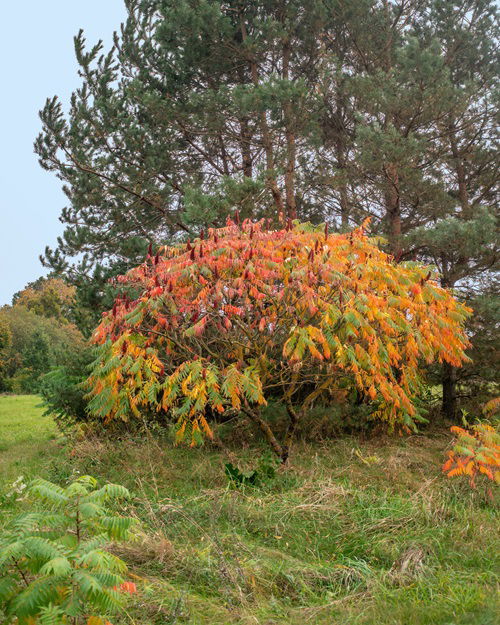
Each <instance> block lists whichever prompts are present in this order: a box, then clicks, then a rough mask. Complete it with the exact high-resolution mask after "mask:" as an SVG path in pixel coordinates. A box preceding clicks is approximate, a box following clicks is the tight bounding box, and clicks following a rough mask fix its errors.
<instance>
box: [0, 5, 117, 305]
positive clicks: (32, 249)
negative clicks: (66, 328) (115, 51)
mask: <svg viewBox="0 0 500 625" xmlns="http://www.w3.org/2000/svg"><path fill="white" fill-rule="evenodd" d="M124 17H125V8H124V6H123V0H85V1H82V0H44V1H41V0H25V1H24V2H3V3H2V11H1V18H0V80H1V82H0V85H1V91H2V95H1V97H0V142H1V143H0V184H1V193H0V305H2V304H8V303H10V301H11V298H12V295H13V294H14V293H15V292H16V291H19V290H20V289H22V288H23V287H24V286H25V284H26V283H27V282H29V281H31V280H34V279H36V278H37V277H38V276H40V275H42V274H43V273H44V270H43V268H42V266H41V264H40V261H39V260H38V256H39V255H40V254H41V253H42V252H43V250H44V249H45V245H47V244H49V245H51V246H54V244H55V243H56V238H57V236H58V235H59V234H60V233H61V231H62V224H61V223H60V222H59V220H58V217H59V214H60V212H61V208H62V207H63V206H64V205H65V204H66V197H65V196H64V194H63V193H62V191H61V186H60V182H59V181H58V180H57V178H56V177H55V176H54V175H53V174H51V173H49V172H46V171H44V170H43V169H42V168H41V167H40V166H39V164H38V161H37V157H36V156H35V154H34V153H33V141H34V139H35V137H36V135H37V134H38V132H39V130H40V120H39V118H38V111H39V110H40V109H41V108H42V107H43V105H44V103H45V99H46V98H47V97H49V96H50V97H51V96H53V95H58V96H59V97H60V98H61V99H62V100H63V102H65V103H66V104H67V102H68V100H69V97H70V94H71V92H72V91H73V90H74V89H75V88H76V87H78V85H79V78H78V75H77V66H76V61H75V57H74V51H73V36H74V35H76V33H77V32H78V30H79V29H80V28H83V29H84V31H85V35H86V38H87V42H88V43H89V44H91V43H95V42H96V41H97V40H98V39H103V40H104V42H105V43H106V44H108V45H109V44H111V42H112V34H113V31H114V30H118V28H119V25H120V22H121V21H122V20H123V19H124Z"/></svg>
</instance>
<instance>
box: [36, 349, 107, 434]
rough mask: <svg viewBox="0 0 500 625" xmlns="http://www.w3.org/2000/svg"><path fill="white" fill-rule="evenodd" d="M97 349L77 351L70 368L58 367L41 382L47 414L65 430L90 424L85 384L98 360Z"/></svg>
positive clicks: (70, 360) (65, 366) (66, 366)
mask: <svg viewBox="0 0 500 625" xmlns="http://www.w3.org/2000/svg"><path fill="white" fill-rule="evenodd" d="M94 357H95V355H94V352H93V349H92V348H90V347H87V348H85V349H83V350H75V351H73V352H72V353H71V355H70V356H69V358H68V362H67V364H66V365H61V366H59V367H56V368H55V369H53V370H52V371H50V372H49V373H47V374H45V375H44V376H43V377H42V379H41V381H40V394H41V396H42V400H43V405H44V407H45V414H46V415H50V416H52V417H53V418H54V419H55V420H56V422H57V424H58V425H59V426H60V427H62V428H64V427H67V426H72V425H75V424H76V423H83V422H85V421H88V420H89V418H90V417H89V415H88V413H87V401H86V399H85V390H84V388H83V383H84V381H85V380H86V378H87V376H88V373H89V365H90V363H91V362H92V360H93V359H94Z"/></svg>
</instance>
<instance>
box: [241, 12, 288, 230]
mask: <svg viewBox="0 0 500 625" xmlns="http://www.w3.org/2000/svg"><path fill="white" fill-rule="evenodd" d="M240 26H241V37H242V40H243V41H245V40H246V38H247V30H246V25H245V19H244V17H243V14H242V13H241V12H240ZM248 61H249V66H250V75H251V78H252V83H253V84H254V85H255V86H258V85H259V74H258V69H257V63H256V61H255V58H253V57H250V58H249V59H248ZM259 125H260V131H261V138H262V147H263V148H264V153H265V155H266V169H267V176H266V181H267V186H268V188H269V189H270V191H271V195H272V196H273V201H274V205H275V207H276V210H277V213H278V220H279V221H284V218H285V206H284V203H283V197H282V195H281V191H280V189H279V187H278V182H277V180H276V173H275V171H274V152H273V144H272V138H271V132H270V130H269V125H268V123H267V117H266V112H265V111H262V112H261V113H260V114H259Z"/></svg>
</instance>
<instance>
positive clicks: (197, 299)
mask: <svg viewBox="0 0 500 625" xmlns="http://www.w3.org/2000/svg"><path fill="white" fill-rule="evenodd" d="M118 282H119V283H121V285H122V286H123V289H124V294H123V295H122V296H120V297H119V298H117V299H116V301H115V304H114V306H113V309H112V310H111V311H110V312H108V313H106V314H105V315H104V317H103V320H102V322H101V324H100V325H99V327H98V328H97V330H96V331H95V333H94V341H95V343H97V344H98V345H100V349H99V354H98V358H97V359H96V361H95V363H94V368H93V372H92V375H91V377H90V379H89V381H88V385H89V389H90V396H91V398H92V399H91V401H90V404H89V407H90V410H91V411H92V412H93V413H94V414H95V415H99V416H101V417H102V418H103V419H105V420H106V421H107V422H109V421H112V420H116V419H122V420H127V419H129V418H131V417H133V416H136V417H139V416H142V414H143V413H144V412H145V411H149V412H150V413H151V414H156V415H158V416H160V418H165V417H167V418H169V419H174V420H175V421H176V422H177V426H178V430H177V437H178V440H179V441H181V440H188V441H189V442H190V443H191V444H192V445H194V444H196V443H197V442H199V441H200V440H201V439H202V437H203V436H208V437H210V436H211V428H210V425H209V420H210V419H209V418H208V415H209V414H214V413H225V412H227V411H230V412H231V413H234V414H238V413H245V414H246V415H247V416H248V417H250V418H251V419H252V420H253V421H254V422H255V423H256V424H257V425H258V426H259V427H260V428H261V430H262V431H263V432H264V434H265V436H266V437H267V439H268V441H269V443H270V444H271V446H272V447H273V449H274V451H275V452H276V453H277V454H278V455H279V456H280V457H281V458H282V459H283V460H286V458H287V456H288V452H289V447H290V444H291V442H292V440H293V438H294V434H295V431H296V429H297V425H298V423H299V422H300V420H301V419H302V417H303V416H304V415H305V414H307V412H308V411H309V410H310V408H311V407H312V406H314V405H318V404H324V405H328V404H338V403H343V402H349V401H353V399H352V398H353V397H355V401H356V402H357V403H359V404H370V406H371V418H373V419H378V420H381V421H384V422H386V423H387V424H388V425H389V427H391V428H393V427H394V426H397V425H398V426H402V427H403V428H412V427H414V423H415V420H418V419H419V415H418V412H417V410H416V408H415V405H414V402H413V398H414V396H415V394H416V393H417V392H418V389H419V387H420V369H419V366H420V364H421V363H423V362H427V363H430V362H432V361H435V360H437V361H447V362H449V363H450V364H452V365H454V366H459V365H460V364H461V363H462V362H463V361H464V359H465V355H464V349H465V348H466V346H467V344H468V343H467V339H466V337H465V334H464V331H463V322H464V320H465V318H466V317H467V314H468V309H467V308H466V307H465V306H463V305H462V304H461V303H459V302H458V301H456V300H455V299H454V298H453V296H452V294H451V293H450V292H448V291H446V290H444V289H442V288H441V287H439V286H438V283H437V281H436V276H435V275H434V274H433V271H432V270H431V269H429V268H428V267H425V266H422V265H420V264H417V263H412V262H408V263H396V262H394V261H393V259H392V257H391V256H389V255H388V254H386V253H385V252H383V251H382V250H380V249H379V248H378V247H377V245H376V244H375V243H374V242H372V241H371V240H370V239H369V238H368V237H367V235H366V234H365V232H364V229H363V228H359V229H357V230H355V231H354V232H352V233H350V234H333V235H332V234H329V233H328V229H327V228H326V227H314V226H311V225H309V224H294V225H292V224H291V223H289V224H288V226H287V227H286V228H283V229H282V230H277V231H276V230H269V229H267V228H266V226H265V222H264V221H261V222H258V223H251V222H249V221H246V222H244V223H243V225H241V226H240V225H238V224H236V223H233V222H228V225H227V227H225V228H221V229H213V230H209V231H208V232H207V233H206V235H205V234H204V233H202V235H201V236H200V238H199V239H197V240H196V241H194V242H189V241H188V242H187V243H184V244H180V245H177V246H174V247H166V248H162V249H161V250H159V251H158V253H157V254H156V255H153V253H150V254H149V255H148V257H147V259H146V261H145V262H144V263H143V264H142V265H140V266H139V267H137V268H135V269H133V270H131V271H129V272H128V273H127V274H126V275H124V276H120V277H119V278H118ZM127 292H129V293H135V294H137V293H140V295H139V296H137V295H135V297H130V296H128V295H127ZM271 398H272V399H273V400H276V401H279V402H281V403H282V404H283V405H285V406H286V410H287V413H288V426H287V429H286V432H285V434H284V435H283V436H281V437H277V436H276V435H275V432H273V430H272V428H271V427H270V425H269V422H268V421H267V420H266V419H265V418H263V416H262V407H263V406H264V405H265V404H266V402H267V401H268V400H269V399H271Z"/></svg>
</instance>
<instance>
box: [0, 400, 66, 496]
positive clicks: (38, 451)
mask: <svg viewBox="0 0 500 625" xmlns="http://www.w3.org/2000/svg"><path fill="white" fill-rule="evenodd" d="M55 436H56V426H55V424H54V422H53V421H52V419H50V418H49V417H44V416H43V409H42V408H41V407H40V398H39V397H36V396H35V395H4V396H0V475H1V476H2V481H8V480H9V479H10V478H13V477H17V476H18V475H19V474H20V472H21V473H22V472H24V473H26V474H27V473H30V472H32V471H34V472H36V471H37V470H38V466H39V464H40V461H41V459H42V457H43V456H44V455H45V453H46V451H47V445H48V444H49V445H50V442H51V441H53V439H54V438H55ZM0 486H1V485H0Z"/></svg>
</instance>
